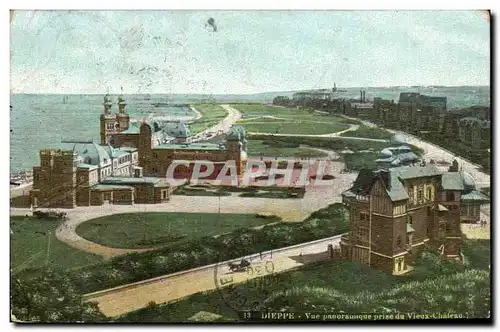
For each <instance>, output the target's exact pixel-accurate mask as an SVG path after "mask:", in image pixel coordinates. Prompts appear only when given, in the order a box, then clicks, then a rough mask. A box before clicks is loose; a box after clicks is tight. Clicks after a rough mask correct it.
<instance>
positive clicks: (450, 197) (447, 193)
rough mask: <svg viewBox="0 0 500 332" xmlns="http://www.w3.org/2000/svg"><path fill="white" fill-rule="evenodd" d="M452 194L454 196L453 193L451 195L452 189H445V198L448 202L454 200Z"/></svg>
mask: <svg viewBox="0 0 500 332" xmlns="http://www.w3.org/2000/svg"><path fill="white" fill-rule="evenodd" d="M454 196H455V195H453V192H452V191H447V192H446V200H447V201H448V202H451V201H453V200H455V197H454Z"/></svg>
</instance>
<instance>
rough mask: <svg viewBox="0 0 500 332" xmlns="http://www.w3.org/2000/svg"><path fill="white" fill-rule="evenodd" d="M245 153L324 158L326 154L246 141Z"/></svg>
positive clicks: (262, 142) (305, 149)
mask: <svg viewBox="0 0 500 332" xmlns="http://www.w3.org/2000/svg"><path fill="white" fill-rule="evenodd" d="M247 153H248V155H249V156H259V157H260V156H264V157H299V158H302V157H325V156H327V154H326V153H324V152H321V151H318V150H314V149H310V148H300V147H279V146H271V145H269V144H264V141H263V140H252V139H250V140H248V142H247Z"/></svg>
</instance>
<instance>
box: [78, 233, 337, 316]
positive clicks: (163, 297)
mask: <svg viewBox="0 0 500 332" xmlns="http://www.w3.org/2000/svg"><path fill="white" fill-rule="evenodd" d="M339 243H340V235H337V236H334V237H329V238H326V239H321V240H318V241H313V242H310V243H305V244H300V245H296V246H291V247H287V248H281V249H278V250H274V251H270V252H265V253H262V259H261V258H260V254H255V255H251V256H247V257H241V258H238V259H233V260H231V261H232V262H240V261H241V260H242V259H244V258H245V259H247V260H249V261H250V262H251V266H252V268H253V270H252V272H253V273H252V274H250V273H249V272H247V271H245V272H230V271H229V268H228V266H227V262H221V263H219V264H212V265H208V266H204V267H200V268H196V269H193V270H189V271H183V272H179V273H174V274H170V275H165V276H161V277H157V278H153V279H150V280H144V281H140V282H137V283H132V284H129V285H123V286H120V287H116V288H113V289H110V290H104V291H100V292H95V293H91V294H87V295H85V299H86V300H87V301H92V302H97V304H98V305H99V308H100V309H101V311H102V312H103V313H104V314H105V315H106V316H108V317H115V316H119V315H123V314H125V313H127V312H130V311H134V310H138V309H141V308H144V307H146V306H147V305H148V304H149V303H150V302H155V303H157V304H160V303H166V302H170V301H175V300H179V299H182V298H184V297H186V296H189V295H192V294H195V293H199V292H204V291H211V290H214V289H216V288H218V287H220V285H221V281H220V280H221V279H224V280H230V282H228V283H226V284H225V285H224V287H226V286H229V285H234V284H238V283H242V282H245V281H247V280H249V279H254V278H258V277H262V276H265V275H268V274H270V273H279V272H283V271H286V270H290V269H293V268H297V267H300V266H302V265H305V264H308V263H312V262H315V261H319V260H326V259H328V258H329V253H328V251H327V250H328V245H330V244H331V245H332V246H333V247H338V245H339ZM303 252H304V253H307V255H306V254H304V255H302V256H301V253H303ZM268 261H270V262H272V263H267V267H268V268H267V269H266V262H268ZM271 267H272V268H271ZM216 280H217V281H216Z"/></svg>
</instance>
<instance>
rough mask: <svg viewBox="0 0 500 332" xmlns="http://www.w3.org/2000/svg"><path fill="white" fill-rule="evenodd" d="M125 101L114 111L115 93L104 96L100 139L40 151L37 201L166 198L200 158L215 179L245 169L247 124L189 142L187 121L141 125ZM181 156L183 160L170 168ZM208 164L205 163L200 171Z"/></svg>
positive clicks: (64, 203) (66, 204) (33, 196)
mask: <svg viewBox="0 0 500 332" xmlns="http://www.w3.org/2000/svg"><path fill="white" fill-rule="evenodd" d="M125 105H126V104H125V99H124V97H123V95H120V96H119V97H118V106H119V112H118V113H117V114H112V112H111V108H112V102H111V99H110V97H109V96H108V95H106V96H105V97H104V111H103V114H101V116H100V129H101V130H100V140H101V144H97V143H93V142H72V144H73V146H72V147H69V146H68V147H66V148H62V149H42V150H41V151H40V165H39V166H35V167H33V189H32V190H31V192H30V198H29V199H30V201H31V205H32V206H33V207H58V208H73V207H75V206H89V205H102V204H106V203H110V204H133V203H162V202H166V201H168V200H169V197H170V195H171V192H172V188H171V187H170V186H169V185H168V179H167V177H173V178H175V179H189V178H191V176H192V174H193V172H194V171H196V168H195V164H196V162H197V161H210V162H212V163H213V164H214V171H213V172H212V173H211V174H210V175H209V176H208V177H206V179H215V178H216V177H217V176H218V175H219V174H220V172H221V171H222V170H224V171H225V172H226V173H225V174H227V175H232V174H237V175H238V176H241V175H242V174H243V170H244V168H245V163H246V160H247V155H246V144H247V140H246V132H245V130H244V128H243V127H241V126H234V127H232V128H231V129H230V131H229V133H228V134H227V136H226V141H225V142H221V143H219V144H213V143H190V142H189V136H190V133H189V129H188V128H187V126H186V125H185V124H184V123H180V122H165V121H163V122H162V121H155V120H151V121H143V122H142V123H141V124H140V125H139V126H138V125H137V124H134V123H131V122H130V117H129V115H128V114H126V112H125ZM179 161H183V162H182V163H180V164H179V165H177V166H176V167H175V168H172V169H173V172H172V174H168V173H167V170H168V169H169V168H171V167H170V166H171V165H172V164H173V163H176V162H179ZM228 161H232V162H234V163H228ZM228 165H229V168H231V169H228ZM205 170H206V169H203V166H202V168H201V169H200V170H199V171H200V172H204V171H205ZM232 172H234V173H232Z"/></svg>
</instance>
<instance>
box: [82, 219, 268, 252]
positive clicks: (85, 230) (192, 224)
mask: <svg viewBox="0 0 500 332" xmlns="http://www.w3.org/2000/svg"><path fill="white" fill-rule="evenodd" d="M276 221H277V220H271V221H270V220H266V219H263V218H258V217H257V216H256V215H254V214H226V213H223V214H217V213H168V212H146V213H125V214H115V215H111V216H105V217H101V218H96V219H93V220H89V221H86V222H85V223H83V224H81V225H80V226H79V227H78V228H77V229H76V232H77V233H78V235H80V236H82V237H84V238H86V239H88V240H90V241H93V242H97V243H100V244H103V245H107V246H111V247H115V248H141V247H151V246H160V245H161V246H166V245H168V246H170V245H174V244H178V243H180V242H184V241H189V240H192V239H195V238H200V237H203V236H211V235H217V234H224V233H228V232H231V231H232V230H235V229H238V228H242V227H255V226H260V225H263V224H266V223H269V222H276Z"/></svg>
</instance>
